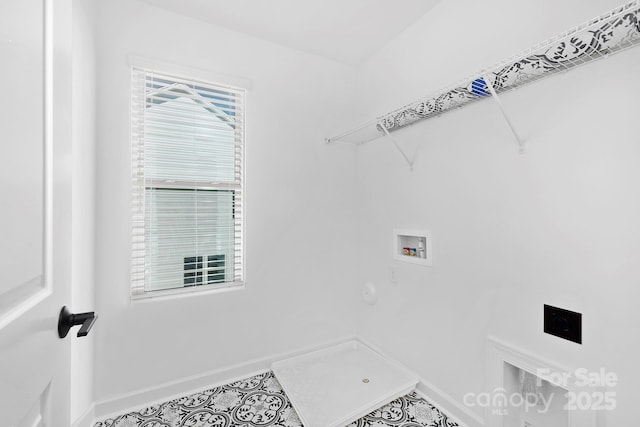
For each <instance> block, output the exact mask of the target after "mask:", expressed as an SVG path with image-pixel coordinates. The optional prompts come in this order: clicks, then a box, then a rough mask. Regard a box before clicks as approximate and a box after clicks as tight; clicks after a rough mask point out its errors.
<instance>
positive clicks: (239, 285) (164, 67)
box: [128, 55, 250, 301]
mask: <svg viewBox="0 0 640 427" xmlns="http://www.w3.org/2000/svg"><path fill="white" fill-rule="evenodd" d="M128 63H129V69H130V75H131V80H130V81H131V91H130V94H129V99H130V105H131V111H130V117H131V123H130V127H129V132H130V142H131V155H132V165H131V173H132V190H131V191H132V192H131V197H132V204H131V212H132V219H131V220H132V223H131V228H130V230H131V256H130V260H131V276H130V286H129V287H130V297H131V300H132V301H135V300H148V299H153V298H161V297H172V296H183V295H193V294H202V293H217V292H220V291H228V290H238V289H244V284H245V282H246V277H245V274H246V273H245V272H246V268H245V267H246V253H245V247H246V246H245V236H246V233H245V230H246V209H245V206H246V190H245V164H246V162H245V157H246V156H245V153H246V100H247V92H248V89H249V88H250V81H249V80H247V79H244V78H241V77H236V76H229V75H225V74H220V73H215V72H211V71H206V70H201V69H196V68H189V67H185V66H180V65H177V64H172V63H168V62H164V61H158V60H152V59H149V58H142V57H139V56H134V55H129V56H128ZM135 70H138V71H142V72H150V73H159V74H162V75H165V76H170V77H174V78H176V79H185V80H190V81H193V82H196V83H198V82H200V83H206V84H208V85H210V86H213V87H216V88H221V89H224V88H227V89H229V90H231V91H233V92H239V93H241V94H242V96H241V105H240V107H239V108H240V110H239V111H240V115H241V118H242V130H241V136H240V138H239V143H240V159H239V160H240V162H241V165H240V178H239V180H240V184H239V186H238V185H235V184H228V186H227V187H228V188H227V189H228V190H230V191H232V192H233V194H234V196H233V197H235V191H236V190H238V191H239V194H240V196H239V197H240V203H241V206H242V207H241V209H240V215H241V217H240V219H239V224H240V237H239V242H238V241H237V240H236V239H234V241H235V243H234V244H233V253H234V254H235V253H236V252H237V251H238V249H239V251H240V253H239V255H238V256H239V257H240V270H239V275H240V279H239V280H238V279H235V280H234V281H232V282H222V283H203V284H202V285H196V286H193V285H191V286H188V285H187V284H186V283H180V284H177V285H176V287H172V288H166V289H156V290H153V289H149V290H148V289H146V288H145V278H144V270H145V265H146V264H145V258H146V249H144V234H145V232H144V231H142V233H140V232H139V231H138V232H137V233H136V227H140V225H141V222H142V226H143V229H144V227H146V223H145V218H146V217H145V213H144V212H145V205H146V202H145V201H144V200H145V197H146V196H145V195H144V194H143V195H142V197H140V194H139V193H137V192H142V193H145V192H146V191H147V187H149V185H148V182H153V180H147V182H145V179H144V173H142V175H141V174H140V173H139V171H138V168H140V167H141V166H140V163H141V162H142V163H143V162H144V142H142V145H143V148H142V153H140V147H139V146H140V144H141V142H140V141H139V138H137V137H136V131H135V130H134V127H135V126H136V112H135V111H134V106H133V104H134V103H133V100H134V97H135V96H136V93H135V88H134V80H133V76H134V72H135ZM138 118H139V116H138ZM142 141H144V139H143V140H142ZM236 141H238V140H236ZM140 156H142V160H141V159H140ZM236 160H237V159H236ZM141 176H142V182H140V177H141ZM193 184H194V183H193V182H192V183H191V185H190V186H189V188H190V189H194V190H196V191H197V190H200V191H202V190H204V188H199V187H198V186H195V185H193ZM174 185H175V186H176V187H180V186H181V185H180V183H179V182H176V183H175V184H169V185H167V183H166V182H165V183H163V184H162V187H161V188H165V187H166V188H170V187H173V186H174ZM152 187H156V186H155V185H154V184H152ZM220 187H225V185H224V184H222V185H221V186H220V185H217V186H215V188H213V187H212V188H211V189H212V190H217V191H219V190H222V188H220ZM174 188H175V187H174ZM183 188H184V187H183ZM140 200H142V203H140ZM233 215H234V216H235V208H234V214H233ZM234 221H235V219H234ZM141 237H142V241H140V238H141ZM140 245H142V247H143V249H140ZM238 247H239V248H238ZM140 253H142V254H143V255H142V256H140ZM194 255H195V256H196V257H197V256H205V257H206V256H207V255H217V254H194ZM232 258H233V259H231V260H226V261H225V262H227V263H228V262H231V263H232V265H231V268H232V269H235V268H236V258H237V256H235V255H234V256H233V257H232ZM140 260H142V265H140ZM136 261H137V264H136ZM204 263H205V264H206V263H207V261H204ZM185 271H186V270H185ZM236 271H237V269H236ZM205 274H207V273H205ZM185 278H186V275H185ZM185 282H186V281H185Z"/></svg>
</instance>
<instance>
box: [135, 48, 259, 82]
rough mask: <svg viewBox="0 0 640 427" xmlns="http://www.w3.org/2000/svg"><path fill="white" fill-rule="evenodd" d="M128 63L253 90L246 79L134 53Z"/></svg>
mask: <svg viewBox="0 0 640 427" xmlns="http://www.w3.org/2000/svg"><path fill="white" fill-rule="evenodd" d="M127 63H128V64H129V66H130V67H132V68H141V69H143V70H155V71H159V70H161V71H162V72H163V73H167V74H172V75H174V76H175V77H183V78H187V79H194V80H204V81H207V82H216V84H222V85H229V86H233V87H236V88H239V89H245V90H249V89H250V88H251V80H249V79H247V78H244V77H240V76H233V75H229V74H224V73H220V72H217V71H212V70H205V69H202V68H195V67H187V66H184V65H180V64H176V63H175V62H168V61H164V60H161V59H154V58H149V57H146V56H140V55H136V54H133V53H130V54H128V55H127Z"/></svg>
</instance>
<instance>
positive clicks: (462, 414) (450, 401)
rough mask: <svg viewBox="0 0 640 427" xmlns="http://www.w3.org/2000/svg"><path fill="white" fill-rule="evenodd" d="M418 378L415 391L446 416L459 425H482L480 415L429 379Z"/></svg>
mask: <svg viewBox="0 0 640 427" xmlns="http://www.w3.org/2000/svg"><path fill="white" fill-rule="evenodd" d="M419 378H420V382H419V383H418V387H416V393H417V394H418V395H419V396H420V397H422V398H423V399H425V400H426V401H428V402H429V403H431V404H432V405H434V406H435V407H437V408H438V409H440V410H441V411H442V412H444V413H445V414H447V416H448V417H449V418H450V419H452V420H453V421H455V422H456V423H457V424H458V425H460V427H484V425H485V424H484V420H483V419H482V417H481V416H480V415H478V414H476V413H475V412H473V411H471V410H470V409H469V408H467V407H466V406H464V405H463V404H461V403H460V402H458V401H457V400H455V399H454V398H453V397H451V396H450V395H449V394H447V393H445V392H444V391H442V390H441V389H439V388H438V387H436V386H434V385H433V384H432V383H430V382H429V381H427V380H425V379H424V378H422V377H419ZM434 396H435V397H434ZM443 402H444V403H443ZM452 414H455V415H452Z"/></svg>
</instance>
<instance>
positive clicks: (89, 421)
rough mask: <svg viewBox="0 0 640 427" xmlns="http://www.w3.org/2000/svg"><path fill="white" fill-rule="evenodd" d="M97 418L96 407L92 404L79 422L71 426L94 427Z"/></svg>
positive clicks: (80, 417) (79, 418) (76, 421)
mask: <svg viewBox="0 0 640 427" xmlns="http://www.w3.org/2000/svg"><path fill="white" fill-rule="evenodd" d="M95 418H96V405H95V403H92V404H91V406H89V407H88V408H87V410H86V411H84V413H83V414H82V415H80V416H79V417H78V419H77V420H75V421H74V422H73V424H71V427H92V426H93V424H94V423H95Z"/></svg>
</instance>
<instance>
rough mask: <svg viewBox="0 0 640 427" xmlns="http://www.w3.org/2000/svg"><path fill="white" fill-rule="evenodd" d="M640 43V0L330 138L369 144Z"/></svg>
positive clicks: (328, 141)
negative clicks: (413, 125) (493, 93)
mask: <svg viewBox="0 0 640 427" xmlns="http://www.w3.org/2000/svg"><path fill="white" fill-rule="evenodd" d="M638 44H640V0H634V1H631V2H629V3H626V4H624V5H622V6H619V7H616V8H614V9H612V10H611V11H609V12H607V13H605V14H603V15H600V16H598V17H596V18H594V19H591V20H590V21H588V22H585V23H583V24H581V25H578V26H576V27H574V28H571V29H570V30H567V31H565V32H564V33H562V34H560V35H557V36H555V37H553V38H551V39H549V40H547V41H545V42H543V43H540V44H538V45H536V46H533V47H531V48H529V49H527V50H525V51H523V52H521V53H519V54H518V55H514V56H512V57H510V58H508V59H506V60H504V61H502V62H500V63H497V64H495V65H493V66H491V67H488V68H487V69H485V70H483V71H480V72H477V73H475V74H473V75H471V76H469V77H468V78H465V79H462V80H461V81H459V82H457V83H456V84H453V85H450V86H448V87H446V88H445V89H442V90H439V91H437V92H435V93H433V94H431V95H429V96H427V97H424V98H422V99H420V100H418V101H415V102H412V103H411V104H407V105H404V106H402V107H400V108H397V109H395V110H393V111H391V112H390V113H387V114H385V115H383V116H380V117H378V118H376V119H375V120H371V121H370V122H368V123H366V124H365V125H362V126H360V127H358V128H355V129H353V130H351V131H347V132H344V133H342V134H340V135H337V136H335V137H333V138H327V139H326V142H327V143H330V142H350V143H354V144H363V143H366V142H369V141H372V140H374V139H376V138H378V137H380V136H384V135H388V133H389V132H393V131H395V130H398V129H401V128H403V127H405V126H409V125H411V124H414V123H415V122H418V121H420V120H425V119H429V118H432V117H437V116H439V115H441V114H444V113H446V112H448V111H451V110H454V109H457V108H460V107H463V106H465V105H468V104H471V103H473V102H476V101H479V100H482V99H485V98H490V97H491V95H492V92H495V93H496V94H500V93H505V92H508V91H511V90H513V89H516V88H518V87H520V86H522V85H524V84H527V83H531V82H534V81H537V80H540V79H543V78H545V77H549V76H552V75H554V74H557V73H559V72H563V71H567V70H570V69H572V68H574V67H577V66H579V65H582V64H585V63H588V62H591V61H594V60H597V59H601V58H606V57H608V56H610V55H612V54H614V53H617V52H620V51H622V50H624V49H627V48H630V47H632V46H635V45H638ZM489 85H490V86H491V87H490V86H489ZM492 89H493V90H492Z"/></svg>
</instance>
